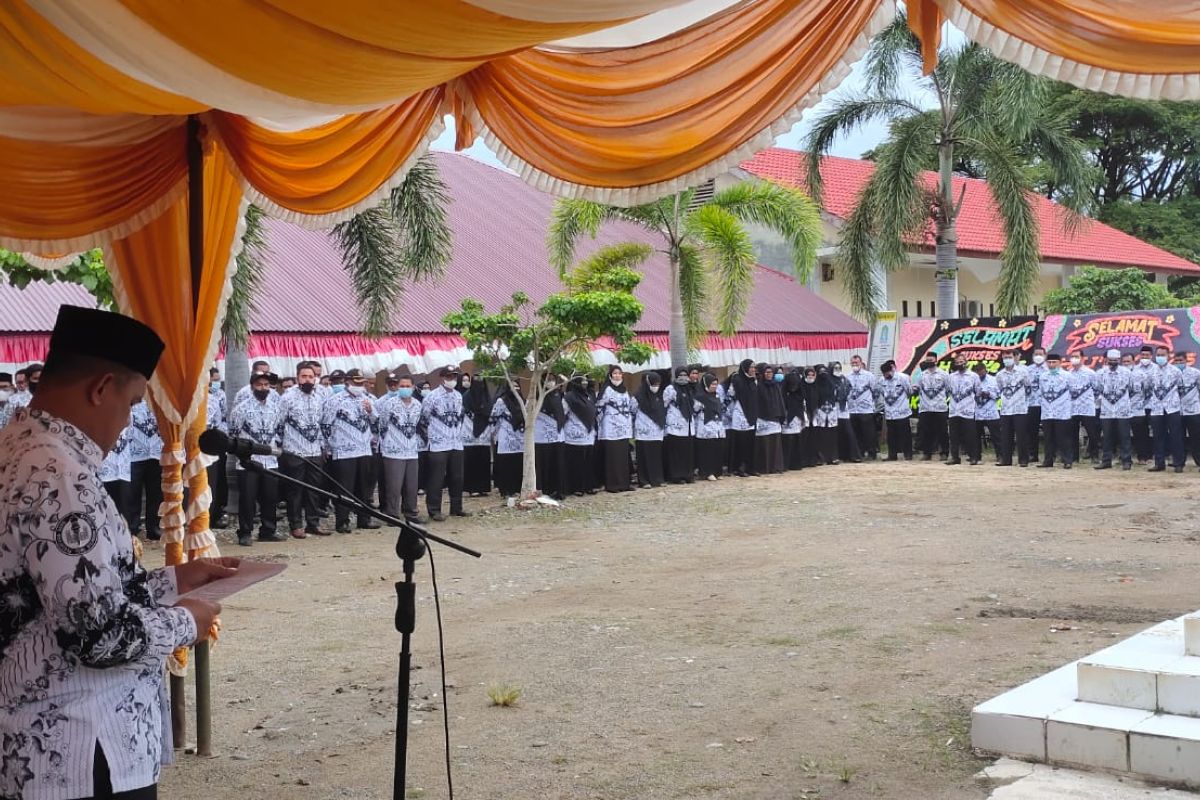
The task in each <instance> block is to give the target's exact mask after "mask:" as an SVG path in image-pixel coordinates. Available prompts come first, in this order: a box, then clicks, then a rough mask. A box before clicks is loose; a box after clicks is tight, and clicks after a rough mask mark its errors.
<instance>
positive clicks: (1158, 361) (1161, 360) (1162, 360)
mask: <svg viewBox="0 0 1200 800" xmlns="http://www.w3.org/2000/svg"><path fill="white" fill-rule="evenodd" d="M1154 363H1155V364H1158V365H1159V366H1160V367H1165V366H1166V365H1167V357H1166V356H1155V357H1154Z"/></svg>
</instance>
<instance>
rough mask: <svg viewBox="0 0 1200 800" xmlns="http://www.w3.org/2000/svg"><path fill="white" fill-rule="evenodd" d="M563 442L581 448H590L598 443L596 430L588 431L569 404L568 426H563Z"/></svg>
mask: <svg viewBox="0 0 1200 800" xmlns="http://www.w3.org/2000/svg"><path fill="white" fill-rule="evenodd" d="M563 403H564V404H566V401H565V400H564V401H563ZM563 441H565V442H566V443H567V444H573V445H577V446H579V447H588V446H590V445H593V444H595V443H596V429H595V428H592V429H591V430H588V429H587V426H586V425H584V424H583V420H581V419H580V418H579V417H577V416H576V415H575V412H574V411H572V410H571V406H570V405H569V404H567V424H566V425H565V426H563Z"/></svg>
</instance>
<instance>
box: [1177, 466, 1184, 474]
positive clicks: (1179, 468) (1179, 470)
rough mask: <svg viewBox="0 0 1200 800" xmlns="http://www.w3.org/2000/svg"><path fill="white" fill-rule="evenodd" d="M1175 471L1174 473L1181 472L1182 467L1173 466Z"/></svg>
mask: <svg viewBox="0 0 1200 800" xmlns="http://www.w3.org/2000/svg"><path fill="white" fill-rule="evenodd" d="M1175 472H1176V473H1180V472H1183V467H1176V468H1175Z"/></svg>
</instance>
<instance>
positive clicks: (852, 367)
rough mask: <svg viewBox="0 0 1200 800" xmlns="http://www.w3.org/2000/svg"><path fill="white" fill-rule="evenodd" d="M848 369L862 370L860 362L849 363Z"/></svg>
mask: <svg viewBox="0 0 1200 800" xmlns="http://www.w3.org/2000/svg"><path fill="white" fill-rule="evenodd" d="M850 369H851V370H853V371H854V372H862V365H861V364H851V365H850Z"/></svg>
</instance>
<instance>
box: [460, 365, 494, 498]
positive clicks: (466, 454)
mask: <svg viewBox="0 0 1200 800" xmlns="http://www.w3.org/2000/svg"><path fill="white" fill-rule="evenodd" d="M463 377H466V376H465V375H464V376H463ZM459 382H460V384H461V382H462V378H459ZM492 403H493V398H492V395H491V392H490V391H488V386H487V381H485V380H484V379H483V378H482V377H480V375H479V374H478V373H476V374H475V375H473V376H472V379H471V382H470V384H469V386H468V387H467V388H466V391H465V392H464V393H463V434H462V440H463V491H464V492H466V493H467V494H469V495H470V496H471V497H483V496H485V495H487V494H488V493H489V492H491V491H492V439H493V438H494V437H493V435H492V434H493V433H494V432H495V431H493V429H492V422H491V416H492Z"/></svg>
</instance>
